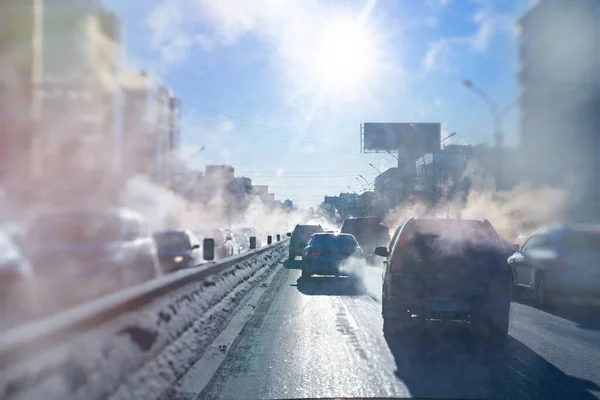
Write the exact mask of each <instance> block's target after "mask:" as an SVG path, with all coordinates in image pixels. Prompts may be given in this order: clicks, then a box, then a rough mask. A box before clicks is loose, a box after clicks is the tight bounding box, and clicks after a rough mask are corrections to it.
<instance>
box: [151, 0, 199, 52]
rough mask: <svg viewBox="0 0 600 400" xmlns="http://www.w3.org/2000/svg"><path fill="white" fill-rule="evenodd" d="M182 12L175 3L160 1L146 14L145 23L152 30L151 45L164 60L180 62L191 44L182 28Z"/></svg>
mask: <svg viewBox="0 0 600 400" xmlns="http://www.w3.org/2000/svg"><path fill="white" fill-rule="evenodd" d="M183 20H184V19H183V14H182V12H181V10H180V8H179V6H178V5H177V4H176V3H166V2H165V3H161V4H159V5H158V6H157V7H155V8H154V9H153V10H152V12H151V13H150V14H149V15H148V18H147V20H146V23H147V25H148V27H149V28H150V30H151V32H152V36H151V38H150V43H151V46H152V47H153V48H154V49H157V50H158V51H159V52H160V53H161V56H162V58H163V60H164V61H166V62H169V63H175V62H181V61H183V60H185V58H186V57H187V51H188V49H189V48H190V46H191V45H192V41H191V39H190V38H189V36H188V35H186V34H185V33H184V31H183V30H182V23H183Z"/></svg>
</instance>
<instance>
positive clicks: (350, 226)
mask: <svg viewBox="0 0 600 400" xmlns="http://www.w3.org/2000/svg"><path fill="white" fill-rule="evenodd" d="M340 232H341V233H349V234H351V235H353V236H354V237H355V238H356V240H357V241H358V243H359V244H360V246H361V247H362V248H363V250H364V252H365V254H366V255H367V256H371V255H373V254H374V252H375V248H376V247H377V246H386V245H387V244H388V242H389V241H390V231H389V228H388V227H387V226H385V225H384V224H383V223H382V222H381V219H380V218H377V217H361V218H346V219H345V220H344V224H343V225H342V229H341V231H340Z"/></svg>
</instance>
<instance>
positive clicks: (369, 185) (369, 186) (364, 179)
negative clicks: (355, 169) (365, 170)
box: [358, 175, 371, 189]
mask: <svg viewBox="0 0 600 400" xmlns="http://www.w3.org/2000/svg"><path fill="white" fill-rule="evenodd" d="M358 176H359V177H360V178H362V180H363V181H365V183H366V185H367V189H371V183H369V181H368V180H367V178H365V177H364V176H362V175H358Z"/></svg>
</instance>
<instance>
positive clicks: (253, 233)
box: [239, 227, 264, 248]
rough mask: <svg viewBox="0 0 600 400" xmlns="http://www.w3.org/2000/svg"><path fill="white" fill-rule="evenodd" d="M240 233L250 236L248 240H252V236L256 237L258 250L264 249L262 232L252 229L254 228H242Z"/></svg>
mask: <svg viewBox="0 0 600 400" xmlns="http://www.w3.org/2000/svg"><path fill="white" fill-rule="evenodd" d="M239 232H240V233H243V234H244V235H246V236H248V238H251V237H252V236H254V237H255V238H256V247H257V248H258V247H262V245H263V243H264V239H263V235H262V234H261V233H260V232H258V230H257V229H256V228H252V227H246V228H241V229H240V230H239Z"/></svg>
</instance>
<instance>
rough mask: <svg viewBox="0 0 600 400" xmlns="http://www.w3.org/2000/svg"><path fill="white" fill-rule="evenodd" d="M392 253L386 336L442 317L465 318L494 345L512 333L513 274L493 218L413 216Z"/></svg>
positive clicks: (386, 281)
mask: <svg viewBox="0 0 600 400" xmlns="http://www.w3.org/2000/svg"><path fill="white" fill-rule="evenodd" d="M375 254H377V255H379V256H383V257H386V258H387V259H386V264H387V265H386V266H385V271H384V273H383V297H382V314H383V324H384V325H383V329H384V333H385V334H386V336H390V335H395V334H396V333H406V332H408V331H409V329H417V330H418V329H419V328H423V327H424V326H425V324H426V323H428V322H430V321H433V320H436V321H439V320H442V321H456V320H460V321H465V322H469V323H470V325H471V327H472V328H474V329H475V331H477V332H478V333H480V334H481V335H482V336H485V337H486V338H487V339H489V341H490V343H494V344H500V345H502V344H504V343H505V342H506V339H507V335H508V324H509V309H510V293H511V284H510V282H511V274H510V269H509V267H508V263H507V259H506V249H505V247H504V246H503V244H502V241H501V239H500V237H499V235H498V234H497V232H496V231H495V229H494V227H493V226H492V224H491V223H490V222H489V221H487V220H483V221H480V220H462V219H413V218H411V219H409V220H408V221H406V222H405V223H404V224H403V226H402V227H401V228H400V230H399V231H397V234H395V235H394V240H393V242H392V244H391V249H390V250H389V251H388V249H387V248H385V247H377V248H376V249H375Z"/></svg>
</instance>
